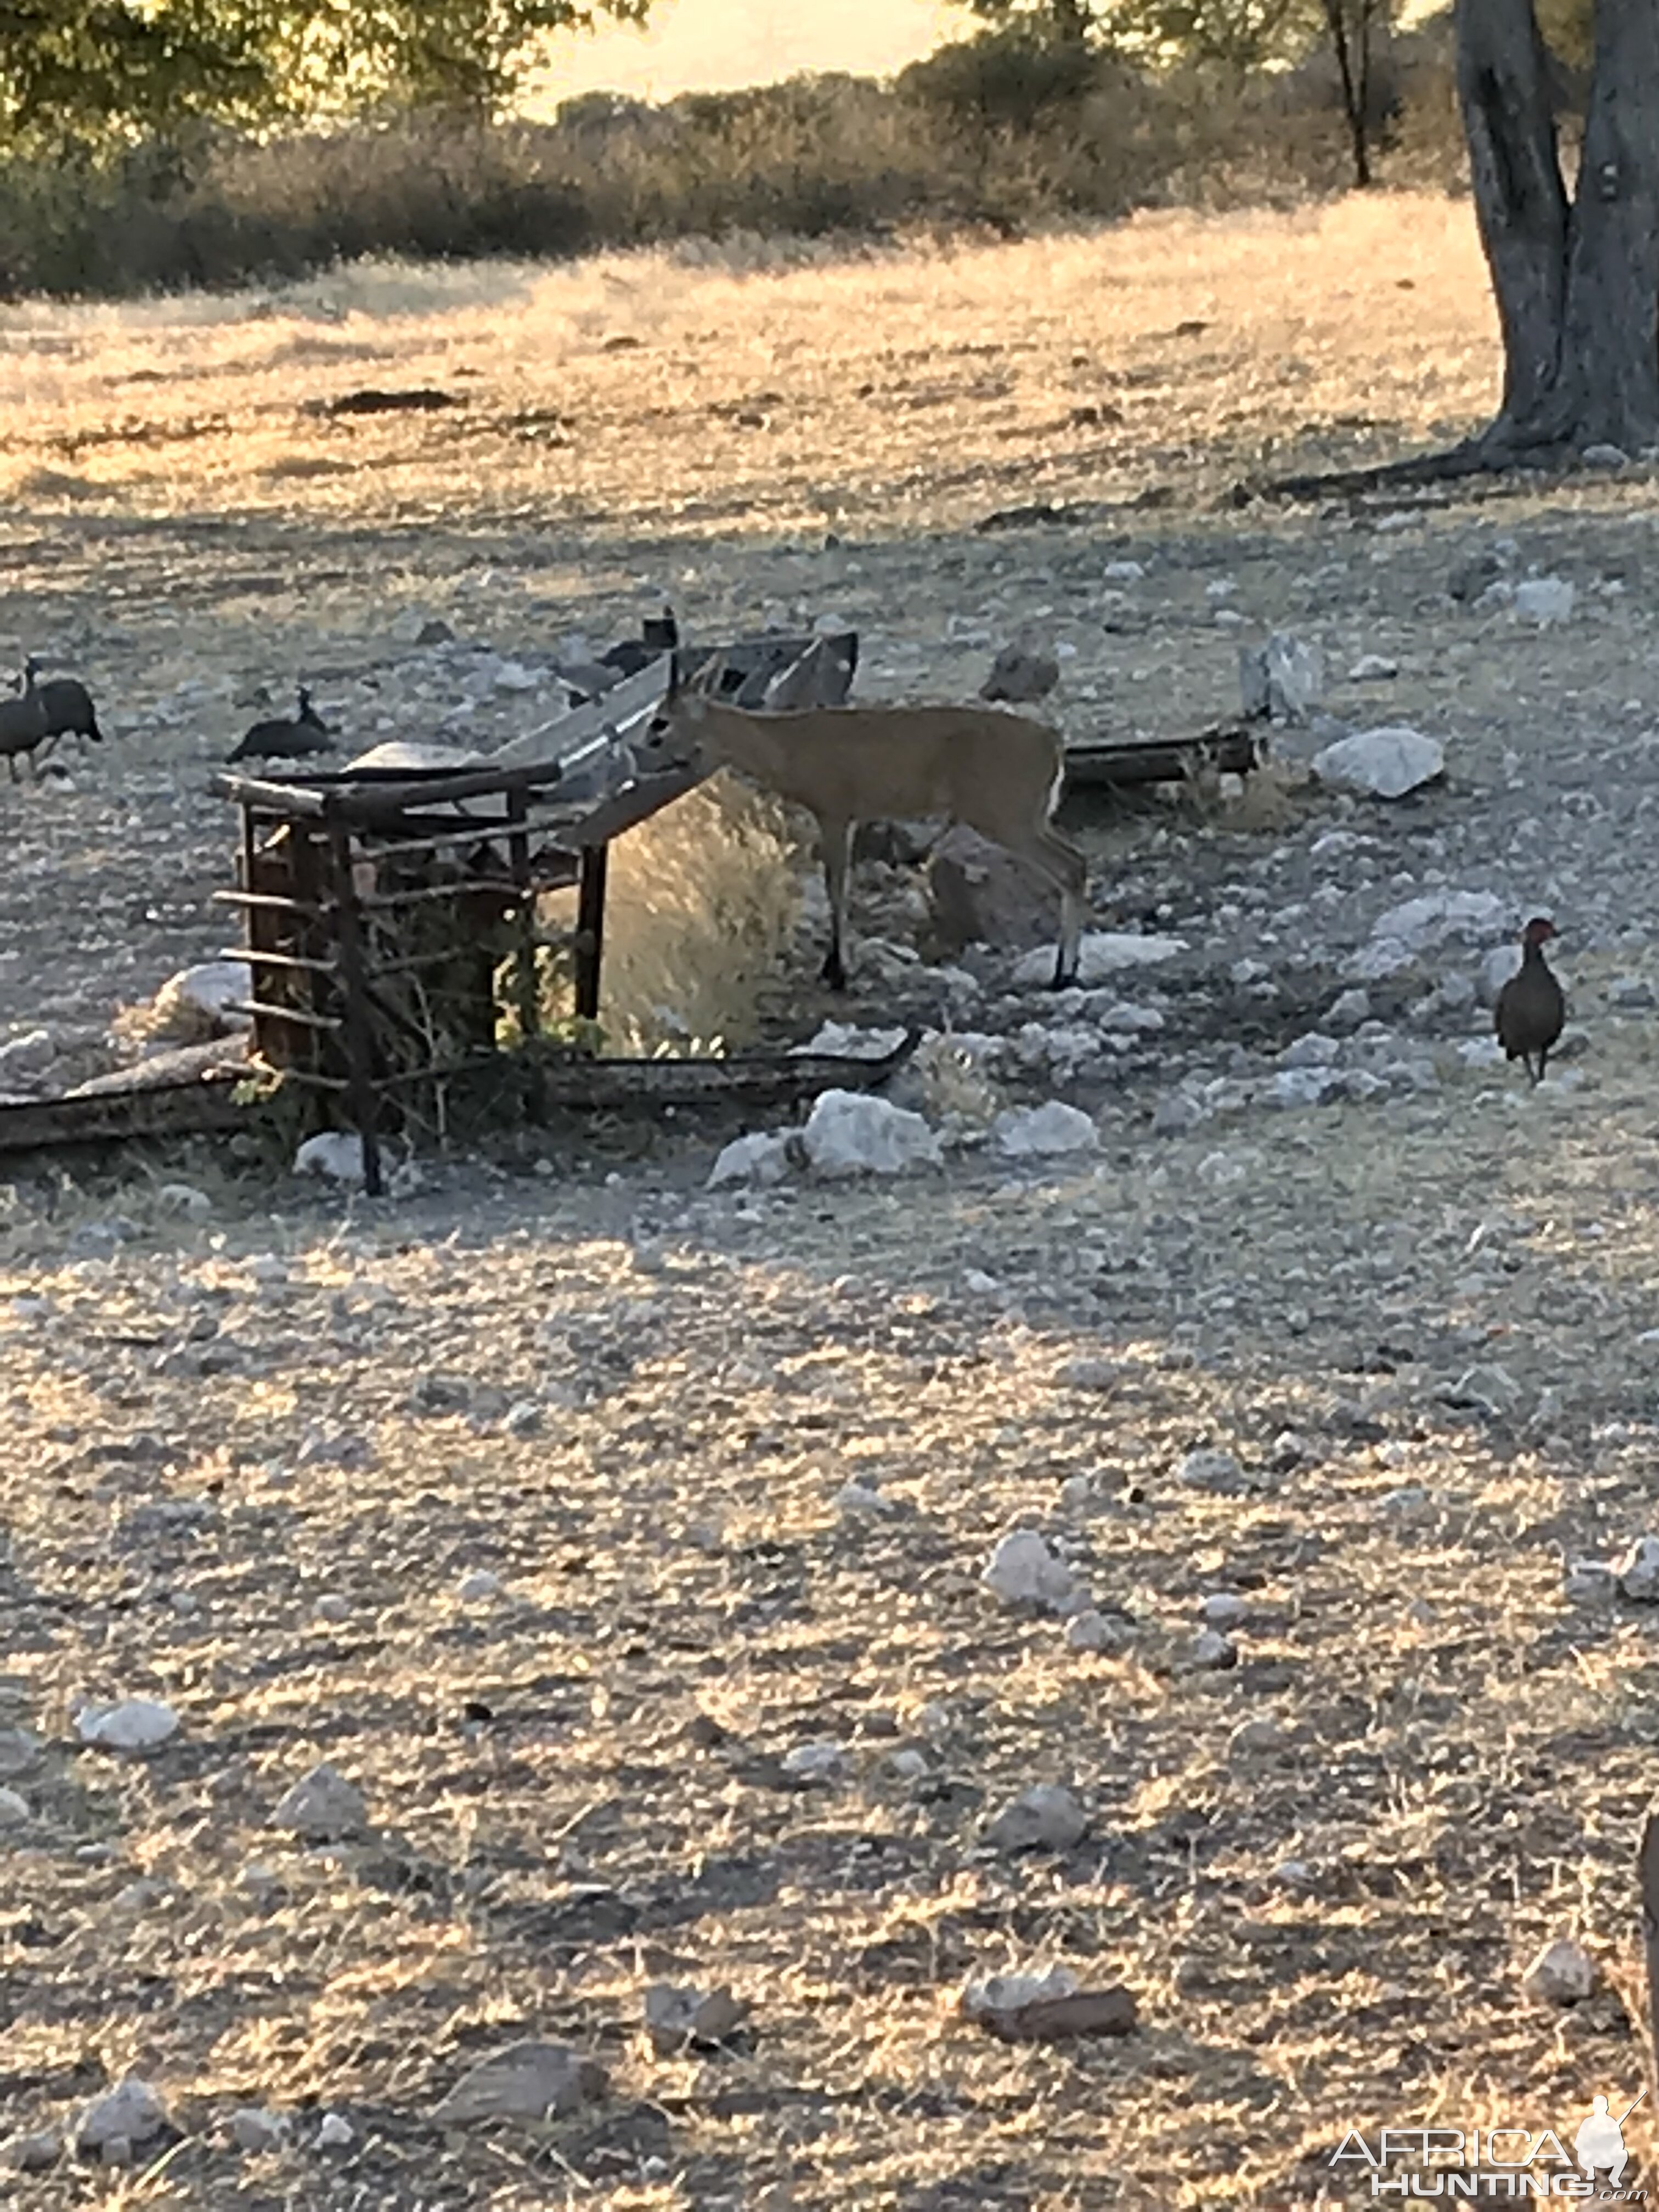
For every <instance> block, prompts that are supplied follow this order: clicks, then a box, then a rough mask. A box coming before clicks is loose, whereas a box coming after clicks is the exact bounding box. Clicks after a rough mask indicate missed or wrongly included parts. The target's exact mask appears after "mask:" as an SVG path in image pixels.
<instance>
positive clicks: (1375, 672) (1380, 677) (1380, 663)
mask: <svg viewBox="0 0 1659 2212" xmlns="http://www.w3.org/2000/svg"><path fill="white" fill-rule="evenodd" d="M1399 673H1400V663H1399V662H1398V661H1397V660H1390V659H1389V658H1388V656H1387V655H1386V654H1385V653H1361V655H1360V656H1359V658H1358V660H1356V661H1355V663H1354V665H1353V666H1352V668H1351V669H1350V670H1349V671H1348V681H1349V683H1350V684H1380V683H1384V682H1386V681H1387V679H1388V678H1389V677H1391V676H1398V675H1399Z"/></svg>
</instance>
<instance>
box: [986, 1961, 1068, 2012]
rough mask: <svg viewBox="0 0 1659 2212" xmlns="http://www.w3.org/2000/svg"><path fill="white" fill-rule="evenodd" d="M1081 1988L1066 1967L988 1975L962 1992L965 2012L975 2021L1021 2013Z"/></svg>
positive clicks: (1066, 1995)
mask: <svg viewBox="0 0 1659 2212" xmlns="http://www.w3.org/2000/svg"><path fill="white" fill-rule="evenodd" d="M1076 1989H1077V1976H1076V1975H1075V1974H1073V1973H1071V1972H1067V1970H1066V1968H1065V1967H1064V1966H1055V1967H1053V1968H1051V1970H1050V1971H1049V1972H1048V1973H1046V1974H987V1975H986V1977H985V1978H984V1979H983V1980H982V1981H976V1982H969V1984H968V1986H967V1987H966V1988H965V1989H964V1990H963V1993H962V2009H963V2012H964V2013H966V2014H967V2015H968V2016H969V2018H970V2019H972V2020H981V2019H983V2018H984V2016H985V2015H986V2014H987V2013H997V2012H1018V2010H1019V2009H1020V2008H1021V2007H1022V2006H1024V2005H1028V2004H1036V2003H1038V2002H1041V2001H1042V1999H1044V1998H1048V1997H1069V1996H1073V1994H1074V1993H1075V1991H1076Z"/></svg>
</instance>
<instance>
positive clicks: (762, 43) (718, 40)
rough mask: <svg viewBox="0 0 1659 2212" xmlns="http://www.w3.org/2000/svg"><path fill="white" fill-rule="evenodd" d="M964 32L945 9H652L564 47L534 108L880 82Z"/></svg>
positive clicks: (709, 5) (831, 2) (762, 1)
mask: <svg viewBox="0 0 1659 2212" xmlns="http://www.w3.org/2000/svg"><path fill="white" fill-rule="evenodd" d="M971 27H972V25H971V20H970V18H969V16H968V15H967V14H966V12H965V11H964V10H963V9H962V8H960V7H957V6H952V5H951V4H950V0H653V7H652V10H651V22H650V25H649V27H648V28H647V29H646V30H645V31H643V32H641V31H629V30H621V29H617V28H615V27H613V28H611V29H608V30H602V31H600V32H599V33H597V34H596V35H595V36H594V37H592V38H562V39H561V40H559V41H558V45H557V48H556V58H555V59H554V61H553V63H552V64H551V66H550V69H549V70H548V72H547V74H546V76H545V77H544V79H543V80H542V81H541V82H538V85H537V88H536V97H535V100H534V102H533V105H534V106H536V107H538V108H540V107H544V106H556V104H557V103H558V101H560V100H568V99H570V98H572V97H573V96H574V94H577V93H581V92H598V91H605V92H626V93H631V94H634V95H635V97H636V98H638V99H644V100H667V99H671V98H672V97H673V95H674V94H676V93H680V92H714V91H724V90H727V89H730V88H732V87H734V86H738V85H745V84H765V83H769V82H773V81H774V80H775V79H776V78H778V77H784V76H794V75H795V74H796V73H797V71H799V70H831V69H839V70H852V71H853V72H854V74H855V75H858V76H890V75H892V74H893V72H894V71H895V70H902V68H903V67H904V65H905V64H906V63H907V62H913V61H915V60H916V59H917V58H918V57H919V56H921V55H922V54H925V53H927V52H931V51H932V49H933V47H934V46H938V45H939V41H940V40H942V39H945V38H948V37H951V36H952V35H955V36H957V37H960V36H962V34H963V32H964V31H965V30H967V29H969V28H971Z"/></svg>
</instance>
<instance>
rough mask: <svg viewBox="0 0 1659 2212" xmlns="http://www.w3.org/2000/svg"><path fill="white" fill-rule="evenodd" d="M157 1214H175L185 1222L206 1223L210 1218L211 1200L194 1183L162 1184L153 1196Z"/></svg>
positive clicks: (211, 1210)
mask: <svg viewBox="0 0 1659 2212" xmlns="http://www.w3.org/2000/svg"><path fill="white" fill-rule="evenodd" d="M155 1208H156V1211H157V1212H158V1213H177V1214H181V1215H183V1217H184V1218H185V1220H186V1221H207V1220H210V1218H212V1214H213V1200H211V1199H210V1197H209V1196H208V1194H207V1193H206V1192H205V1191H204V1190H197V1188H196V1186H195V1185H194V1183H188V1182H164V1183H163V1184H162V1185H161V1188H160V1189H159V1190H158V1191H157V1192H156V1194H155Z"/></svg>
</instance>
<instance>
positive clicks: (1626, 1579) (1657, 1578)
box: [1613, 1536, 1659, 1605]
mask: <svg viewBox="0 0 1659 2212" xmlns="http://www.w3.org/2000/svg"><path fill="white" fill-rule="evenodd" d="M1613 1571H1614V1573H1615V1574H1616V1575H1617V1576H1618V1577H1619V1587H1620V1589H1621V1590H1622V1591H1623V1592H1624V1594H1625V1595H1626V1597H1627V1598H1629V1599H1631V1600H1632V1602H1633V1603H1634V1604H1637V1605H1655V1604H1659V1536H1638V1538H1637V1539H1636V1541H1635V1542H1634V1543H1633V1544H1632V1546H1631V1547H1630V1549H1629V1551H1628V1552H1626V1554H1625V1556H1624V1558H1623V1559H1620V1562H1619V1563H1618V1565H1617V1566H1616V1567H1615V1568H1614V1570H1613Z"/></svg>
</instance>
